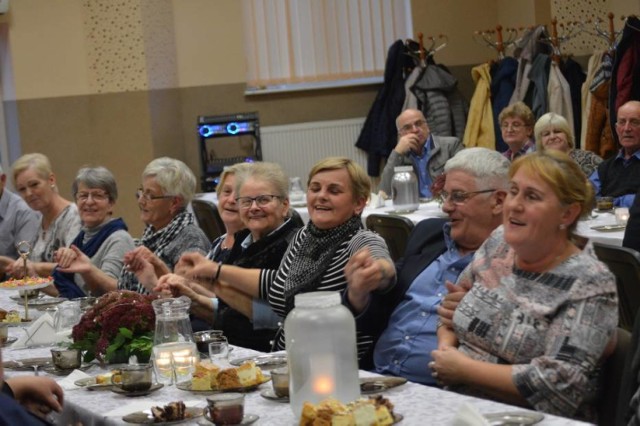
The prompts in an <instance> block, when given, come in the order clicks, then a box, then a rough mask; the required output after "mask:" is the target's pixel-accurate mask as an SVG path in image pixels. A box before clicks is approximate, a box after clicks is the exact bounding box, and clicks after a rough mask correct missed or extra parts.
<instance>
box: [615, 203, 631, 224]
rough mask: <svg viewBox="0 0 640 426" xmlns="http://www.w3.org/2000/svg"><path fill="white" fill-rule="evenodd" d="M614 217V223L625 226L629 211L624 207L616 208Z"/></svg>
mask: <svg viewBox="0 0 640 426" xmlns="http://www.w3.org/2000/svg"><path fill="white" fill-rule="evenodd" d="M615 215H616V223H617V224H618V225H624V226H626V225H627V221H628V220H629V209H628V208H626V207H618V208H617V209H616V210H615Z"/></svg>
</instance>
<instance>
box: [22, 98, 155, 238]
mask: <svg viewBox="0 0 640 426" xmlns="http://www.w3.org/2000/svg"><path fill="white" fill-rule="evenodd" d="M148 99H149V96H148V94H147V93H144V92H126V93H117V94H104V95H91V96H73V97H59V98H48V99H32V100H23V101H19V102H18V103H17V108H18V111H19V116H20V127H19V131H20V135H21V140H22V149H23V153H27V152H42V153H43V154H45V155H47V156H48V157H49V158H50V160H51V163H52V166H53V169H54V172H55V173H56V176H57V178H58V186H59V188H60V193H61V194H62V195H64V196H65V198H68V199H71V183H72V181H73V179H74V177H75V175H76V172H77V171H78V169H79V168H80V167H82V166H83V165H102V166H105V167H107V168H109V169H110V170H111V171H112V172H113V173H114V174H115V176H116V179H117V181H118V190H119V192H120V197H119V200H118V203H117V205H116V215H121V216H123V217H124V218H125V220H126V222H127V224H128V225H129V227H130V230H131V232H132V234H133V235H139V234H140V232H141V230H142V225H141V223H140V219H139V215H138V208H137V204H136V202H135V199H134V196H133V194H134V192H135V189H136V188H137V186H138V185H139V183H140V173H141V172H142V169H143V167H144V166H145V165H146V163H147V162H148V161H149V160H150V158H152V155H153V154H152V153H153V150H152V147H151V145H150V143H149V141H150V140H151V131H150V121H149V106H148Z"/></svg>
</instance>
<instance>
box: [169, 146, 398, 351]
mask: <svg viewBox="0 0 640 426" xmlns="http://www.w3.org/2000/svg"><path fill="white" fill-rule="evenodd" d="M370 191H371V183H370V180H369V177H368V176H367V175H366V173H365V171H364V170H363V169H362V167H360V166H359V165H357V164H356V163H354V162H353V161H352V160H350V159H347V158H342V157H333V158H327V159H324V160H322V161H320V162H318V163H317V164H316V165H315V166H314V167H313V168H312V169H311V172H310V173H309V180H308V181H307V209H308V211H309V216H310V220H309V223H307V225H306V226H304V227H303V228H302V229H300V230H299V231H298V232H297V233H296V234H295V236H294V238H293V240H292V241H291V243H290V244H289V247H288V249H287V252H286V254H285V257H284V259H283V260H282V263H281V264H280V265H279V267H278V268H273V269H244V268H239V267H236V266H230V265H223V264H221V263H216V262H211V261H208V260H207V259H206V258H205V257H204V256H201V255H194V254H187V255H185V256H183V258H182V259H181V260H180V265H181V266H182V267H183V268H184V270H183V273H184V274H185V275H186V276H188V277H207V278H210V279H213V280H215V284H214V291H215V292H216V294H218V293H222V292H224V290H225V288H226V287H231V288H233V289H236V290H239V291H242V292H244V293H246V294H249V295H251V296H252V297H260V298H262V299H265V300H267V301H268V302H269V303H270V305H271V307H272V308H273V310H274V311H275V312H276V313H277V314H278V315H280V317H282V318H285V317H286V316H287V314H288V313H289V312H290V311H291V309H293V306H294V296H295V295H296V294H298V293H306V292H312V291H340V292H342V294H343V300H344V301H345V303H346V304H348V305H349V306H350V307H351V308H352V310H353V311H354V312H359V311H361V310H362V309H363V308H364V306H365V305H366V303H367V302H368V297H369V292H370V291H373V290H375V289H386V288H387V287H388V286H389V285H391V284H392V283H394V282H395V268H394V266H393V262H392V261H391V257H390V255H389V251H388V249H387V246H386V244H385V243H384V240H383V239H382V238H381V237H380V236H379V235H377V234H375V233H373V232H371V231H368V230H365V229H364V228H363V226H362V220H361V217H360V215H361V213H362V210H363V209H364V207H365V204H366V202H367V199H368V196H369V193H370ZM243 195H244V194H243ZM247 202H248V201H247ZM251 203H252V204H254V203H255V201H254V200H253V199H252V200H251ZM159 284H160V286H159V288H160V289H162V288H163V286H164V287H167V286H168V287H171V282H170V281H169V280H168V278H164V277H163V278H161V279H160V283H159ZM363 287H367V291H360V290H361V289H362V288H363ZM350 290H353V291H350ZM363 294H364V295H365V296H364V298H361V297H360V295H363ZM365 326H366V324H358V323H357V322H356V327H357V330H358V335H357V342H358V354H359V357H360V359H362V357H364V356H365V355H366V354H367V353H369V351H370V349H371V347H372V345H373V341H374V337H373V336H370V335H368V334H367V333H365V332H364V331H363V327H365ZM284 342H285V341H284V333H283V329H282V328H280V329H279V330H278V333H277V335H276V338H275V344H274V349H276V350H281V349H284V347H285V344H284Z"/></svg>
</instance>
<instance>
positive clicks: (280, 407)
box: [0, 291, 587, 426]
mask: <svg viewBox="0 0 640 426" xmlns="http://www.w3.org/2000/svg"><path fill="white" fill-rule="evenodd" d="M11 294H16V292H10V291H0V307H2V308H3V309H15V310H18V311H19V312H23V309H22V308H21V306H20V305H19V303H18V302H16V301H14V300H12V299H11V298H10V297H9V296H10V295H11ZM45 297H48V296H45ZM30 312H31V313H32V314H37V313H36V312H33V310H30ZM25 330H26V327H22V326H17V327H10V333H9V334H10V336H19V335H21V334H22V333H25ZM52 347H53V346H45V347H35V348H22V349H19V348H12V347H11V346H10V345H9V346H8V347H4V348H2V357H3V361H4V362H6V361H17V360H23V359H28V358H34V357H48V356H50V349H51V348H52ZM256 354H259V353H258V352H256V351H253V350H250V349H245V348H240V347H234V350H233V351H232V352H231V355H230V358H231V359H235V358H241V357H247V356H253V355H256ZM108 367H109V366H106V368H104V367H102V366H100V365H99V364H97V363H96V364H93V365H90V366H89V368H88V369H86V370H85V371H84V372H85V373H86V374H88V375H91V376H94V375H97V374H104V373H106V372H107V371H109V368H108ZM425 368H426V367H425ZM4 374H5V376H7V377H12V376H14V375H29V374H31V375H32V374H34V372H33V371H31V372H25V371H13V370H9V369H5V372H4ZM39 374H41V375H47V376H50V377H52V378H54V379H55V380H57V381H59V382H60V383H62V384H65V383H66V382H69V380H68V379H66V378H65V377H64V376H58V375H55V374H51V373H49V372H47V371H42V372H40V373H39ZM360 376H361V377H370V376H375V374H374V373H371V372H367V371H360ZM66 385H69V383H66ZM270 388H271V383H270V382H267V383H264V384H262V385H260V386H259V388H258V389H257V390H256V391H253V392H250V393H247V394H246V396H245V413H248V414H256V415H258V416H259V419H258V420H257V422H256V423H254V424H256V425H274V426H278V425H295V424H296V421H295V418H294V415H293V413H292V411H291V409H290V406H289V404H288V403H282V402H277V401H273V400H269V399H266V398H264V397H262V396H261V392H262V391H264V390H266V389H270ZM207 395H208V394H203V393H199V392H189V391H184V390H180V389H178V388H176V386H175V385H167V386H164V387H163V388H161V389H160V390H158V391H156V392H154V393H152V394H150V395H147V396H140V397H136V398H131V397H126V396H123V395H121V394H117V393H115V392H111V391H109V390H108V389H105V390H88V389H86V388H82V387H76V386H74V385H73V384H71V385H70V386H65V404H64V410H63V412H62V413H61V414H60V415H56V416H55V417H54V419H55V422H56V424H60V425H78V424H82V425H84V426H91V425H122V424H127V423H125V422H124V421H123V420H122V417H123V415H125V414H127V413H131V412H136V411H139V410H142V409H149V408H150V407H151V406H157V405H164V404H167V403H169V402H172V401H178V400H180V401H184V402H185V404H186V405H187V406H196V407H202V408H204V407H205V406H206V396H207ZM383 395H384V396H385V397H387V398H388V399H389V400H390V401H391V402H392V403H393V405H394V406H395V409H394V411H395V412H396V413H398V414H401V415H402V416H403V417H404V419H403V420H402V421H401V422H400V425H407V426H413V425H451V424H454V423H453V421H454V418H456V414H457V413H458V411H459V410H460V409H461V407H462V406H463V404H465V403H467V404H470V405H471V406H473V407H474V408H475V409H477V411H479V412H480V413H483V414H489V413H497V412H509V411H522V410H523V409H522V408H519V407H514V406H510V405H507V404H502V403H498V402H493V401H489V400H484V399H479V398H474V397H470V396H465V395H460V394H456V393H453V392H449V391H446V390H442V389H438V388H434V387H429V386H423V385H420V384H417V383H412V382H407V383H405V384H404V385H401V386H398V387H395V388H392V389H388V390H386V391H384V392H383ZM465 407H466V405H465ZM184 424H201V425H211V423H209V422H208V421H207V420H206V419H204V418H203V417H200V418H196V419H193V420H190V421H187V422H185V423H184ZM539 424H540V425H542V426H546V425H549V426H569V425H584V424H587V423H583V422H579V421H575V420H571V419H567V418H563V417H558V416H553V415H549V414H545V416H544V419H543V420H542V421H541V422H540V423H539Z"/></svg>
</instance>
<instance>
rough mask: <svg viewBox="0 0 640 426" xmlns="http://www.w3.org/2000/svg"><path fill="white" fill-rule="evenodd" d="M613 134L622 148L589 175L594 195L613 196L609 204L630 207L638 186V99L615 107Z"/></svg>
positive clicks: (639, 177) (639, 129)
mask: <svg viewBox="0 0 640 426" xmlns="http://www.w3.org/2000/svg"><path fill="white" fill-rule="evenodd" d="M616 134H617V135H618V141H619V142H620V145H621V147H622V148H620V151H619V152H618V154H617V155H616V156H615V157H611V158H609V159H607V160H605V161H603V162H602V163H600V165H599V166H598V169H597V170H596V171H595V172H593V173H592V174H591V176H589V180H590V181H591V183H592V184H593V186H594V188H595V191H596V196H603V197H614V198H613V205H614V206H617V207H631V205H632V204H633V200H634V199H635V196H636V192H637V191H638V189H639V188H640V101H629V102H626V103H624V104H623V105H622V106H621V107H620V108H618V115H617V119H616Z"/></svg>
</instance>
